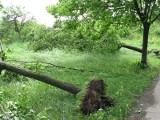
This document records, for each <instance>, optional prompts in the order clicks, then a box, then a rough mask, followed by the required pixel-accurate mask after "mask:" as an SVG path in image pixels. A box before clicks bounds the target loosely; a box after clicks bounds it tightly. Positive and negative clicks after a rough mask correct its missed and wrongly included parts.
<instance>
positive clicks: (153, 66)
mask: <svg viewBox="0 0 160 120" xmlns="http://www.w3.org/2000/svg"><path fill="white" fill-rule="evenodd" d="M137 44H138V42H137ZM8 47H9V49H10V50H9V51H8V53H7V54H6V55H7V58H8V59H10V60H21V61H38V62H50V63H53V64H55V65H60V66H66V67H72V68H77V69H86V70H93V71H94V72H80V71H74V70H68V69H60V68H56V67H54V66H47V65H41V64H36V65H35V64H28V65H27V67H28V68H30V69H31V70H35V71H37V72H40V73H43V74H46V75H48V76H51V77H53V78H55V79H57V80H62V81H67V82H70V83H73V84H74V85H76V86H79V87H80V88H82V89H84V88H85V86H86V83H87V82H88V81H89V80H90V79H92V78H100V79H103V80H105V82H106V84H107V89H106V93H107V95H109V96H111V97H112V98H113V99H115V101H116V105H115V106H114V107H112V108H109V109H108V110H99V111H97V112H96V113H94V114H92V115H90V116H83V115H82V114H81V113H80V112H79V110H78V105H79V102H80V100H79V95H78V96H73V95H72V94H70V93H67V92H64V91H62V90H60V89H58V88H55V87H52V86H50V85H46V84H44V83H41V82H39V81H35V80H30V79H29V80H27V81H26V82H19V81H17V79H21V80H22V81H25V80H26V79H25V78H23V77H19V76H18V77H13V76H11V77H8V76H10V74H8V76H7V77H8V79H13V81H12V82H10V83H7V82H5V81H3V79H4V77H1V80H0V105H1V106H0V107H1V108H0V115H1V118H2V117H6V118H3V119H7V117H8V118H14V117H15V118H16V117H19V118H21V119H22V118H25V119H26V120H31V119H33V120H34V119H36V120H48V119H49V120H60V119H61V120H81V119H85V120H123V119H124V118H125V116H126V115H127V114H128V112H129V110H130V109H131V108H132V107H133V105H134V104H135V103H136V98H137V97H138V96H140V95H141V94H142V92H143V90H144V89H146V88H147V87H149V86H150V83H151V80H152V79H153V78H154V77H155V76H157V75H158V73H159V67H160V62H159V59H158V58H156V57H155V56H154V55H152V54H150V55H149V57H148V58H149V59H148V62H149V67H148V68H147V69H141V68H140V67H139V64H138V61H139V60H140V57H141V56H140V54H139V53H136V52H133V51H130V50H127V49H121V50H120V51H118V52H115V53H112V54H111V53H106V54H94V53H79V52H77V51H70V52H66V51H62V50H58V49H53V51H42V52H33V51H29V50H28V49H27V45H26V44H21V43H15V44H12V45H11V46H8ZM11 63H12V64H13V63H15V64H16V65H20V66H24V64H22V63H17V62H13V61H12V62H11ZM5 78H6V76H5Z"/></svg>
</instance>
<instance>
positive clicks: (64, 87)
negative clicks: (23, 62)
mask: <svg viewBox="0 0 160 120" xmlns="http://www.w3.org/2000/svg"><path fill="white" fill-rule="evenodd" d="M2 70H7V71H11V72H15V73H17V74H20V75H23V76H26V77H29V78H33V79H36V80H39V81H41V82H44V83H47V84H50V85H52V86H55V87H58V88H60V89H62V90H65V91H68V92H70V93H72V94H77V93H78V92H80V91H81V89H80V88H78V87H76V86H74V85H72V84H70V83H67V82H62V81H58V80H55V79H53V78H51V77H48V76H46V75H42V74H39V73H36V72H32V71H30V70H25V69H23V68H19V67H16V66H13V65H9V64H6V63H5V62H2V61H0V72H1V71H2Z"/></svg>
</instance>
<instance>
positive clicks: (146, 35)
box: [141, 22, 150, 65]
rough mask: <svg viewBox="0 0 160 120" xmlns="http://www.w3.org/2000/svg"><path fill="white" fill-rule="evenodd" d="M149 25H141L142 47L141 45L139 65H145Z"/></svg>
mask: <svg viewBox="0 0 160 120" xmlns="http://www.w3.org/2000/svg"><path fill="white" fill-rule="evenodd" d="M149 29H150V23H148V22H146V23H143V45H142V58H141V63H142V64H144V65H147V47H148V35H149Z"/></svg>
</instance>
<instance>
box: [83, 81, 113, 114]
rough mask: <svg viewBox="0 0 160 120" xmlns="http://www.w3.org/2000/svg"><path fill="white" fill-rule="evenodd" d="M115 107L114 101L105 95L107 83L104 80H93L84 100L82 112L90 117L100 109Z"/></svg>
mask: <svg viewBox="0 0 160 120" xmlns="http://www.w3.org/2000/svg"><path fill="white" fill-rule="evenodd" d="M113 105H114V100H113V99H112V98H110V97H108V96H106V95H105V83H104V81H103V80H92V81H91V82H90V83H89V84H88V86H87V91H86V94H85V96H84V97H83V99H82V103H81V105H80V110H81V112H82V113H83V114H84V115H89V114H90V113H93V112H95V111H97V110H98V109H100V108H102V109H104V108H106V107H110V106H113Z"/></svg>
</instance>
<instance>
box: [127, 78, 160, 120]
mask: <svg viewBox="0 0 160 120" xmlns="http://www.w3.org/2000/svg"><path fill="white" fill-rule="evenodd" d="M126 120H160V76H159V77H157V78H155V79H154V80H153V81H152V86H151V87H150V88H149V89H147V90H145V91H144V93H143V95H142V97H141V98H140V99H139V101H138V103H137V105H136V106H135V107H134V108H133V113H132V114H131V116H129V117H128V118H126Z"/></svg>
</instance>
